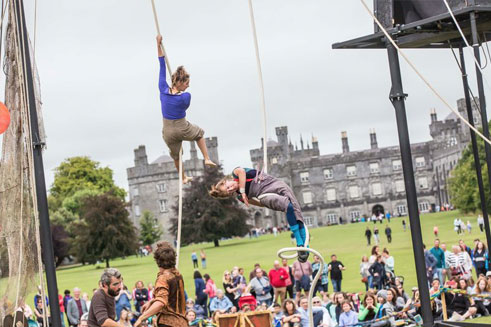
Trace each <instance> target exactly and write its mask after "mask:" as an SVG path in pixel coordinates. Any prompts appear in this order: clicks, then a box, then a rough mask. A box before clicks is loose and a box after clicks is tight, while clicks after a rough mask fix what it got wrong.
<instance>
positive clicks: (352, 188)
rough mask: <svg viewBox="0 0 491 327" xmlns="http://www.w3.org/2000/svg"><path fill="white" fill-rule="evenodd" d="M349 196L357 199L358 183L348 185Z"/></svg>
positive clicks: (358, 195) (358, 192)
mask: <svg viewBox="0 0 491 327" xmlns="http://www.w3.org/2000/svg"><path fill="white" fill-rule="evenodd" d="M349 196H350V198H352V199H357V198H359V197H360V187H359V186H358V185H351V186H350V187H349Z"/></svg>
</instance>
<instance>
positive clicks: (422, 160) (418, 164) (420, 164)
mask: <svg viewBox="0 0 491 327" xmlns="http://www.w3.org/2000/svg"><path fill="white" fill-rule="evenodd" d="M425 165H426V162H425V157H416V167H424V166H425Z"/></svg>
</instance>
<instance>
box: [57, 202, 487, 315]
mask: <svg viewBox="0 0 491 327" xmlns="http://www.w3.org/2000/svg"><path fill="white" fill-rule="evenodd" d="M457 216H459V217H461V218H462V220H464V221H467V220H470V221H471V223H472V225H473V230H472V234H467V233H466V234H465V235H463V236H462V237H459V236H458V235H457V234H456V233H455V232H454V231H453V220H454V218H455V217H457ZM402 219H405V220H406V222H407V223H409V219H408V218H407V217H405V218H395V219H392V220H391V223H390V226H391V228H392V231H393V236H392V243H391V244H389V243H388V242H387V239H386V238H385V235H384V232H383V230H384V228H385V225H386V222H384V224H382V225H381V224H377V226H378V227H379V229H380V231H381V244H380V247H381V248H384V247H387V248H388V249H389V251H390V254H391V255H392V256H394V258H395V271H396V274H397V275H402V276H404V278H405V283H404V285H405V288H406V289H407V290H410V289H411V287H413V286H417V282H416V273H415V265H414V257H413V251H412V244H411V233H410V230H409V228H408V229H407V230H406V232H404V231H403V228H402V223H401V222H402ZM421 225H422V233H423V240H424V242H425V243H426V244H427V246H428V247H431V246H433V240H434V236H433V226H434V225H437V226H438V227H439V231H440V236H439V237H440V239H441V241H442V242H444V243H447V246H448V247H449V248H450V246H451V245H452V244H456V243H457V242H458V240H459V238H463V239H464V240H465V241H466V243H467V244H468V245H469V246H471V247H472V245H473V240H474V239H475V238H480V239H485V235H484V234H483V233H480V231H479V229H478V227H477V225H476V217H475V216H463V215H460V214H459V212H458V211H453V212H442V213H434V214H425V215H421ZM366 226H370V228H373V223H357V224H348V225H342V226H330V227H322V228H316V229H311V230H310V232H311V235H312V240H311V247H312V248H314V249H316V250H317V251H319V252H320V253H321V254H322V255H323V256H324V258H325V260H326V262H328V261H329V260H330V255H331V254H333V253H335V254H336V255H337V256H338V260H340V261H342V262H343V264H344V266H345V267H346V268H347V269H346V270H345V271H344V272H343V283H342V289H343V291H350V292H354V291H362V290H364V285H363V284H362V283H361V282H360V275H359V264H360V259H361V257H362V255H369V254H370V247H368V246H367V245H366V239H365V237H364V230H365V228H366ZM372 244H373V241H372ZM288 246H291V243H290V234H289V233H283V234H281V235H279V236H277V237H274V236H273V235H266V236H262V237H259V238H257V239H247V238H245V239H234V240H228V241H224V242H221V243H220V247H217V248H215V247H214V246H213V243H203V244H199V245H192V246H187V247H183V248H182V249H181V262H180V266H179V269H180V271H181V272H182V274H183V275H184V278H185V285H186V291H187V293H188V294H190V295H194V282H193V279H192V274H193V271H194V269H193V266H192V261H191V252H192V251H197V252H199V250H200V249H204V250H205V252H206V254H207V265H208V268H207V269H205V270H202V269H201V270H200V271H201V272H202V273H208V274H210V276H211V278H212V279H214V280H215V282H216V283H217V286H218V287H219V288H220V287H221V279H222V274H223V271H224V270H230V269H231V268H232V267H233V266H239V267H244V269H245V271H246V278H247V277H248V275H249V272H250V271H251V270H252V268H253V266H254V264H255V263H260V264H261V266H262V267H263V268H264V269H265V270H266V271H269V269H270V268H271V267H272V264H273V261H274V260H275V259H276V258H277V256H276V252H277V251H278V250H279V249H280V248H282V247H288ZM111 266H112V267H116V268H119V269H120V270H121V272H122V275H123V278H124V281H125V283H126V284H127V285H128V288H130V289H131V288H132V287H133V285H134V283H135V282H136V281H137V280H142V281H144V282H145V284H147V283H150V282H152V283H153V282H154V281H155V277H156V274H157V267H156V265H155V263H154V261H153V259H152V257H151V256H148V257H144V258H136V257H129V258H126V259H118V260H114V261H111ZM103 268H104V264H100V265H89V266H79V267H70V268H61V269H59V270H58V272H57V276H58V285H59V290H60V293H62V292H63V291H64V290H65V289H73V288H74V287H80V288H81V289H82V290H83V291H86V292H88V293H89V294H90V292H91V290H92V289H93V288H95V287H97V281H98V279H99V276H100V274H101V273H102V270H103ZM329 290H330V291H331V290H332V288H331V285H330V286H329ZM473 321H475V322H490V323H491V320H488V319H486V320H485V321H484V320H483V319H475V320H473Z"/></svg>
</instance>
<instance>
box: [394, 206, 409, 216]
mask: <svg viewBox="0 0 491 327" xmlns="http://www.w3.org/2000/svg"><path fill="white" fill-rule="evenodd" d="M396 210H397V213H398V214H400V215H401V216H404V215H406V214H407V208H406V205H405V204H400V205H398V206H397V207H396Z"/></svg>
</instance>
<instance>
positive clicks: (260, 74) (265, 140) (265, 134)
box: [152, 0, 268, 173]
mask: <svg viewBox="0 0 491 327" xmlns="http://www.w3.org/2000/svg"><path fill="white" fill-rule="evenodd" d="M152 1H153V0H152ZM249 16H250V18H251V27H252V36H253V38H254V48H255V50H256V64H257V73H258V77H259V89H260V92H259V93H260V95H261V109H262V113H263V148H264V153H263V156H264V158H263V171H264V172H265V173H268V131H267V126H268V125H267V121H266V100H265V98H264V81H263V72H262V69H261V57H260V56H259V45H258V42H257V33H256V22H255V19H254V9H253V8H252V0H249Z"/></svg>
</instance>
